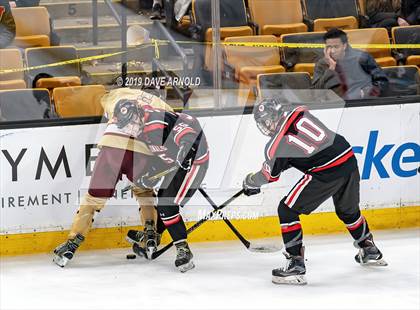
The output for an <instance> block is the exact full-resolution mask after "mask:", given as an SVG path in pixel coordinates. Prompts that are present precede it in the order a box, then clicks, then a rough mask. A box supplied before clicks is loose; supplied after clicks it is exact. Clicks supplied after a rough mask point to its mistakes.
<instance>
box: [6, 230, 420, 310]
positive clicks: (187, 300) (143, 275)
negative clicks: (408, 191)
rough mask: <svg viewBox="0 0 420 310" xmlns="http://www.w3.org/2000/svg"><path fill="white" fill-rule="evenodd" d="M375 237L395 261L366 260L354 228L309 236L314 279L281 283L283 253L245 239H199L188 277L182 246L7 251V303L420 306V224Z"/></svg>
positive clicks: (111, 306) (195, 306) (309, 264)
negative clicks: (142, 253)
mask: <svg viewBox="0 0 420 310" xmlns="http://www.w3.org/2000/svg"><path fill="white" fill-rule="evenodd" d="M278 240H279V239H267V240H263V242H265V243H270V242H271V243H273V242H278ZM375 240H376V243H377V245H378V246H379V247H380V249H381V250H382V252H383V253H384V257H385V259H386V260H387V261H388V263H389V266H388V267H375V268H373V267H361V266H359V265H357V264H356V263H355V262H354V259H353V256H354V254H355V252H356V250H355V248H353V246H352V241H351V239H350V237H349V236H347V235H334V236H317V237H307V238H306V239H305V241H306V249H307V251H306V258H307V263H306V265H307V280H308V285H306V286H279V285H274V284H272V283H271V269H272V268H275V267H279V266H281V265H282V264H284V260H283V256H282V254H281V252H278V253H270V254H260V253H251V252H249V251H247V250H246V249H245V248H243V246H242V245H241V244H240V243H239V242H220V243H203V244H192V250H193V252H194V255H195V259H194V260H195V263H196V268H195V269H194V270H191V271H189V272H187V273H185V274H181V273H179V272H178V271H177V270H176V269H175V267H174V266H173V261H174V251H172V250H171V251H169V252H168V253H165V254H164V255H162V256H161V257H160V258H159V259H157V260H155V261H152V262H151V261H146V260H140V259H137V260H131V261H129V260H126V258H125V255H126V254H127V253H128V252H129V251H128V250H124V249H123V250H121V249H119V250H105V251H87V252H86V251H85V252H83V251H81V252H79V253H77V256H76V257H75V259H74V260H73V261H71V262H70V263H69V265H68V266H67V267H66V268H59V267H57V266H56V265H54V264H53V263H52V262H51V256H50V255H31V256H20V257H9V258H3V259H1V261H0V271H1V277H0V309H2V310H6V309H7V310H8V309H43V310H47V309H171V310H172V309H323V310H324V309H370V310H371V309H381V310H385V309H393V310H394V309H420V277H419V274H420V273H419V269H420V268H419V265H420V257H419V256H420V242H419V241H420V230H418V229H415V230H396V231H387V232H376V233H375ZM260 242H261V241H260Z"/></svg>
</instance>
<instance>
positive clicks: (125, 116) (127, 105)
mask: <svg viewBox="0 0 420 310" xmlns="http://www.w3.org/2000/svg"><path fill="white" fill-rule="evenodd" d="M135 116H138V117H139V118H140V119H141V118H142V116H143V110H142V109H141V108H139V105H138V103H137V101H136V100H129V99H121V100H119V101H118V102H117V104H116V105H115V108H114V119H115V121H116V125H117V127H118V128H120V129H121V128H124V127H125V126H127V125H128V124H130V122H131V121H132V120H134V118H135Z"/></svg>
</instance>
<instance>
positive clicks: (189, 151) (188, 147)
mask: <svg viewBox="0 0 420 310" xmlns="http://www.w3.org/2000/svg"><path fill="white" fill-rule="evenodd" d="M193 154H194V149H193V146H192V144H191V143H189V142H185V141H184V142H181V144H180V146H179V150H178V154H177V155H176V164H177V165H178V166H179V167H181V168H182V169H184V170H187V171H188V170H190V169H191V166H192V161H193V157H194V155H193Z"/></svg>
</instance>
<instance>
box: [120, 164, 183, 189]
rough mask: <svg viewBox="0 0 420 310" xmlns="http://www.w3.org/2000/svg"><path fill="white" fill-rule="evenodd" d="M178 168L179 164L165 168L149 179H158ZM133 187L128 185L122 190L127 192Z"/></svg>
mask: <svg viewBox="0 0 420 310" xmlns="http://www.w3.org/2000/svg"><path fill="white" fill-rule="evenodd" d="M178 168H179V167H178V166H172V167H171V168H169V169H166V170H163V171H161V172H159V173H158V174H155V175H153V176H151V177H149V178H148V179H149V181H154V180H156V179H159V178H161V177H164V176H165V175H167V174H169V173H171V172H173V171H175V170H177V169H178ZM132 187H133V185H128V186H126V187H124V188H123V189H122V192H123V193H125V192H126V191H128V190H130V189H131V188H132Z"/></svg>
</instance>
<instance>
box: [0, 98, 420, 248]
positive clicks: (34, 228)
mask: <svg viewBox="0 0 420 310" xmlns="http://www.w3.org/2000/svg"><path fill="white" fill-rule="evenodd" d="M419 110H420V104H419V103H413V104H403V105H387V106H369V107H358V108H346V109H329V110H317V111H314V114H316V116H318V117H319V118H320V119H321V120H322V121H323V122H324V123H326V124H327V125H328V127H329V128H330V129H332V130H334V131H337V132H338V133H340V134H342V135H344V136H345V137H346V138H347V139H348V140H349V142H350V143H351V144H352V146H353V149H354V152H355V153H356V156H357V159H358V163H359V170H360V174H361V177H362V181H361V208H362V209H363V210H364V211H363V212H364V214H365V216H366V217H367V218H368V220H369V223H370V226H372V227H373V228H376V229H380V228H399V227H414V226H419V223H420V217H419V214H420V208H419V206H420V178H419V171H418V169H419V166H420V145H419V144H420V141H419V140H420V138H419V135H420V127H419V126H420V125H419V123H420V122H419ZM199 120H200V123H201V124H202V127H203V128H204V132H205V134H206V136H207V138H208V142H209V146H210V152H211V155H210V156H211V159H210V167H209V170H208V173H207V176H206V178H205V182H204V187H205V189H206V191H207V192H208V194H209V195H210V196H211V197H212V198H213V200H214V201H216V203H222V202H223V201H225V200H226V199H228V198H229V197H230V196H232V195H233V194H234V193H235V192H236V191H238V190H239V189H240V188H241V184H242V180H243V178H244V177H245V176H246V174H247V173H249V172H252V171H257V170H259V169H260V167H261V164H262V162H263V160H264V157H263V150H264V145H265V144H266V142H267V138H266V137H265V136H263V135H262V134H261V133H260V132H259V131H258V129H257V127H256V126H255V122H254V120H253V117H252V115H249V114H246V115H221V116H220V115H219V116H213V117H210V116H204V117H199ZM105 126H106V125H105V124H92V125H74V126H62V127H40V128H25V129H10V130H1V131H0V150H1V152H0V180H1V182H0V184H1V195H0V224H1V225H0V241H1V246H0V254H1V255H8V254H23V253H32V252H42V251H49V250H51V249H52V248H53V247H54V246H55V245H56V244H57V243H58V242H61V241H62V240H64V239H65V236H66V233H67V230H68V229H69V228H70V225H71V222H72V219H73V216H74V213H75V212H76V210H77V208H78V202H79V198H80V197H81V195H83V193H85V192H86V190H87V188H88V184H89V176H90V174H91V170H92V168H93V164H94V159H95V156H97V154H98V149H97V148H96V146H95V144H96V143H97V142H98V140H99V138H100V137H101V135H102V133H103V131H104V129H105ZM300 177H301V174H300V173H299V172H298V171H296V170H293V169H290V170H288V171H287V172H285V173H284V174H282V176H281V178H280V181H279V182H277V183H273V184H270V185H269V186H267V187H264V188H263V192H262V194H261V195H257V196H252V197H243V196H242V197H240V198H238V199H237V200H236V201H235V202H234V203H232V205H231V206H229V207H228V208H226V209H225V211H226V215H227V216H228V217H229V218H230V219H233V223H234V224H235V225H236V226H237V228H238V229H239V230H240V231H241V232H242V233H243V234H244V235H245V236H246V237H247V238H259V237H268V236H277V235H278V234H279V225H278V219H277V215H276V214H277V210H276V209H277V205H278V202H279V200H280V199H281V198H282V197H283V196H284V195H285V194H287V193H288V191H289V190H290V188H291V187H292V186H293V185H294V184H295V183H296V181H297V180H298V179H299V178H300ZM127 185H128V181H127V180H122V181H121V182H120V183H119V184H118V187H117V190H116V193H115V198H113V199H111V200H110V201H109V203H108V205H107V207H106V208H105V209H104V210H103V211H102V212H101V213H99V214H97V215H96V218H95V223H94V230H93V231H92V232H91V233H90V234H89V237H88V240H87V242H86V244H85V245H84V246H83V247H84V248H85V249H88V248H106V247H124V246H127V244H126V243H125V241H124V236H125V233H126V231H127V229H129V228H131V227H133V226H136V225H138V210H137V209H138V206H137V203H136V201H135V200H134V199H133V198H132V197H131V193H130V192H128V193H126V194H123V193H122V191H121V189H122V188H124V187H125V186H127ZM211 210H212V208H211V207H210V206H209V205H208V203H207V202H206V201H205V200H204V199H203V197H201V195H200V193H196V195H195V196H194V197H193V199H191V201H190V202H189V203H188V204H187V205H186V206H185V207H184V208H183V209H182V214H183V216H184V218H185V219H186V221H188V222H191V223H192V222H194V221H197V220H198V219H200V218H202V217H204V216H205V215H206V214H207V213H208V212H210V211H211ZM333 210H334V207H333V204H332V201H331V200H328V201H326V202H325V203H324V204H323V205H322V206H321V207H320V208H319V209H317V210H316V211H315V213H316V214H312V215H311V216H303V217H302V222H303V228H304V230H305V233H329V232H337V231H343V230H344V227H343V225H342V223H340V222H339V221H338V220H337V219H336V217H335V215H334V213H332V212H333ZM29 236H31V237H30V238H28V237H29ZM166 238H167V237H166ZM234 238H235V236H234V235H233V234H232V233H231V232H230V231H229V230H228V229H227V228H226V226H225V224H224V222H223V221H220V220H212V221H210V222H209V223H206V224H205V225H203V226H202V227H201V228H200V229H198V230H197V231H196V232H194V233H193V234H192V235H191V238H190V240H191V241H210V240H224V239H234Z"/></svg>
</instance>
